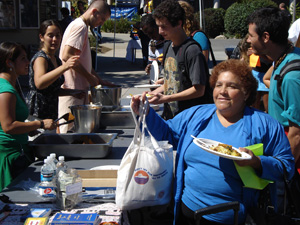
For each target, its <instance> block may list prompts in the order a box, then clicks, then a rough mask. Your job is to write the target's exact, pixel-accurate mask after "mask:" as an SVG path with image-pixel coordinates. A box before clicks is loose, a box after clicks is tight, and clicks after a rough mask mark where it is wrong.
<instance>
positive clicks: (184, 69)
mask: <svg viewBox="0 0 300 225" xmlns="http://www.w3.org/2000/svg"><path fill="white" fill-rule="evenodd" d="M191 45H197V46H198V47H199V48H200V50H201V51H202V48H201V46H200V44H199V43H198V42H197V41H195V40H194V39H192V38H188V39H187V40H186V41H185V42H184V43H183V44H182V45H181V47H180V49H179V50H178V53H177V56H176V59H177V65H178V69H179V70H180V71H181V73H182V74H183V75H184V76H187V75H188V68H189V67H188V65H187V63H188V62H187V60H186V50H187V48H188V47H189V46H191Z"/></svg>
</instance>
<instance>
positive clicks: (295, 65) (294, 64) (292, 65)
mask: <svg viewBox="0 0 300 225" xmlns="http://www.w3.org/2000/svg"><path fill="white" fill-rule="evenodd" d="M293 70H300V59H295V60H292V61H290V62H288V63H287V64H285V65H284V66H283V67H282V69H281V70H280V73H279V74H276V75H275V77H274V79H275V80H277V91H278V94H279V96H280V98H281V99H282V91H281V85H282V82H283V78H284V76H285V75H286V74H287V73H288V72H290V71H293Z"/></svg>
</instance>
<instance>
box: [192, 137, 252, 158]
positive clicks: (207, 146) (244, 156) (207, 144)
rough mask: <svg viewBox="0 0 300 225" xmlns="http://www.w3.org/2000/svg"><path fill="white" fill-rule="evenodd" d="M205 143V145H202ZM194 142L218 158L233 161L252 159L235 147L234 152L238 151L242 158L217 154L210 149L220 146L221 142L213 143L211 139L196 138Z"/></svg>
mask: <svg viewBox="0 0 300 225" xmlns="http://www.w3.org/2000/svg"><path fill="white" fill-rule="evenodd" d="M201 141H202V142H204V143H205V144H203V143H201ZM193 142H194V143H195V144H196V145H198V146H199V147H200V148H202V149H203V150H205V151H207V152H209V153H212V154H214V155H217V156H220V157H223V158H226V159H233V160H249V159H251V158H252V157H251V156H250V155H249V154H248V153H246V152H241V151H240V150H238V149H237V148H235V147H232V148H233V149H234V150H236V151H238V152H239V153H241V154H242V156H241V157H239V156H232V155H227V154H224V153H220V152H217V151H214V150H212V149H210V147H212V146H218V144H220V142H217V141H213V140H210V139H204V138H194V140H193Z"/></svg>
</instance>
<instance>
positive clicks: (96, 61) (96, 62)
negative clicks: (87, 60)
mask: <svg viewBox="0 0 300 225" xmlns="http://www.w3.org/2000/svg"><path fill="white" fill-rule="evenodd" d="M97 33H98V32H97ZM97 54H98V34H96V56H95V71H96V72H97V68H98V66H97V64H98V60H97V58H98V57H97Z"/></svg>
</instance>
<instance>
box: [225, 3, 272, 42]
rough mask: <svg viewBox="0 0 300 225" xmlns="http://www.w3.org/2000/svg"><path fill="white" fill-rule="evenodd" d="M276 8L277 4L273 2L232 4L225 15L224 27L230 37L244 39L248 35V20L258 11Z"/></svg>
mask: <svg viewBox="0 0 300 225" xmlns="http://www.w3.org/2000/svg"><path fill="white" fill-rule="evenodd" d="M267 6H274V7H277V4H276V3H275V2H273V1H271V0H243V1H241V2H235V3H234V4H232V5H231V6H230V7H229V8H228V9H227V10H226V13H225V17H224V25H225V31H226V33H228V35H234V36H235V37H237V38H242V37H244V36H245V35H246V34H247V33H248V24H247V18H248V16H249V15H251V13H253V12H254V11H255V10H256V9H259V8H262V7H267Z"/></svg>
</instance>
